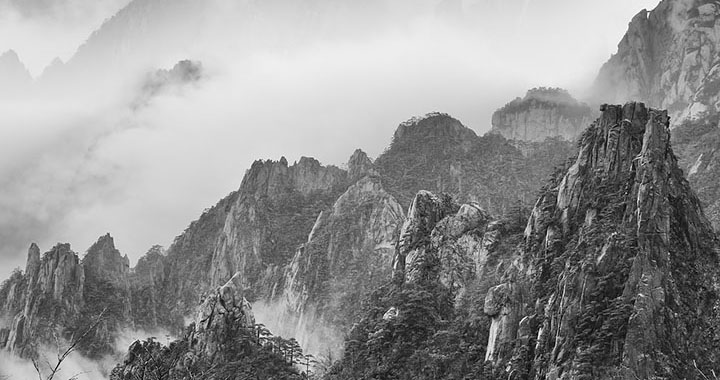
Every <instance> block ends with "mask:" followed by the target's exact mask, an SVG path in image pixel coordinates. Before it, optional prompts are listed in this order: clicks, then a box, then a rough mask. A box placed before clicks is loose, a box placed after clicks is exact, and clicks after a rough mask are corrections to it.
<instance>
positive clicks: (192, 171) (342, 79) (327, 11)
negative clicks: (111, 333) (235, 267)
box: [0, 0, 657, 278]
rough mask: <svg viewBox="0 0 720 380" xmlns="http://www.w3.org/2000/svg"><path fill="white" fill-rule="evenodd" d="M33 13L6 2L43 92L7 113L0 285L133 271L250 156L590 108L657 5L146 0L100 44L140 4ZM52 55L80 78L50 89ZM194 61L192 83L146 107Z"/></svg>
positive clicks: (335, 156) (637, 0)
mask: <svg viewBox="0 0 720 380" xmlns="http://www.w3.org/2000/svg"><path fill="white" fill-rule="evenodd" d="M20 3H22V2H15V1H9V0H5V1H0V8H2V9H3V10H8V9H10V10H11V11H9V12H3V13H0V14H1V15H2V16H0V19H1V20H10V21H11V22H0V25H2V26H1V27H0V36H3V37H0V52H1V51H4V50H7V49H11V48H12V49H14V50H15V51H17V52H18V55H19V56H20V59H21V60H22V61H23V63H25V64H26V66H28V67H29V69H30V71H31V73H32V74H33V76H35V80H34V82H32V83H31V84H28V85H27V86H26V87H24V88H14V89H12V91H11V92H10V93H11V95H12V96H6V97H5V98H3V100H2V101H1V102H0V209H2V210H3V212H2V213H0V242H2V245H0V257H2V260H3V263H4V265H3V266H2V267H0V278H6V277H7V276H8V275H9V273H10V271H11V270H12V269H13V268H14V267H19V266H22V265H24V262H25V252H26V250H27V247H28V246H29V245H30V243H31V242H37V243H38V244H39V245H40V247H41V249H42V250H43V251H46V250H48V249H50V248H51V246H52V245H54V244H55V243H57V242H70V243H71V244H72V245H73V248H74V249H75V250H76V251H78V252H80V253H82V252H84V251H85V249H87V247H89V246H90V245H91V244H92V242H94V241H95V240H96V239H97V238H98V237H99V236H101V235H103V234H105V233H106V232H110V233H111V234H112V235H113V236H114V237H115V242H116V244H117V246H118V249H120V251H121V252H122V253H123V254H127V255H128V256H129V257H130V258H131V262H132V263H133V264H134V262H135V261H136V260H137V259H138V258H139V257H140V256H141V255H142V254H144V253H145V251H146V250H147V249H148V248H150V247H151V246H152V245H154V244H162V245H166V246H167V245H168V244H169V243H170V242H171V241H172V239H173V238H174V237H175V236H176V235H178V234H179V233H180V232H181V231H183V229H184V228H185V227H186V226H187V225H188V224H189V223H190V221H192V220H193V219H195V218H197V217H198V216H199V215H200V213H201V212H202V210H203V209H205V208H207V207H210V206H212V205H213V204H214V203H215V202H217V200H219V199H220V198H221V197H223V196H224V195H226V194H227V193H229V192H231V191H233V190H235V189H237V187H238V186H239V184H240V182H241V180H242V176H243V174H244V173H245V170H246V169H247V168H249V167H250V164H251V163H252V162H253V161H254V160H255V159H268V158H271V159H279V158H280V157H281V156H285V157H286V158H287V159H288V161H290V162H292V161H294V160H297V159H299V158H300V157H301V156H303V155H304V156H312V157H315V158H317V159H319V160H320V161H321V162H323V163H324V164H334V165H339V166H342V165H343V164H344V162H346V160H347V159H348V158H349V156H350V154H351V153H352V152H353V151H354V149H356V148H362V149H363V150H365V151H366V152H368V154H369V155H370V156H372V157H377V156H378V155H379V154H381V153H382V151H383V149H385V148H386V147H387V145H388V144H389V142H390V138H391V136H392V133H393V131H394V129H395V128H396V126H397V125H398V124H399V123H400V122H402V121H404V120H407V119H409V118H410V117H412V116H416V115H423V114H425V113H428V112H432V111H442V112H447V113H450V114H451V115H453V116H454V117H456V118H458V119H459V120H461V121H462V122H463V123H464V124H465V125H467V126H468V127H471V128H473V129H474V130H475V131H476V132H477V133H478V134H482V133H484V132H486V131H487V130H488V129H489V128H490V116H491V114H492V112H493V111H494V110H495V109H497V108H499V107H501V106H502V105H504V104H505V103H506V102H508V101H509V100H511V99H513V98H514V97H516V96H518V95H522V94H523V93H524V92H525V91H526V90H527V89H528V88H531V87H536V86H561V87H565V88H568V89H569V90H570V91H571V92H573V93H574V94H576V95H578V96H582V94H583V91H584V89H585V88H586V87H587V86H588V85H589V84H590V83H591V82H592V80H593V79H594V75H595V74H596V73H597V70H598V69H599V67H600V65H601V64H602V63H603V62H604V61H605V60H606V59H607V58H608V57H609V56H610V54H611V53H613V52H614V48H615V45H616V44H617V42H618V41H619V40H620V38H621V37H622V34H623V33H624V30H625V28H626V26H627V23H628V22H629V20H630V18H631V17H632V16H633V15H634V13H636V12H637V11H638V10H640V9H642V8H643V7H647V8H652V7H653V6H654V5H656V3H657V1H641V0H633V1H627V0H623V1H621V0H613V1H608V2H604V3H598V4H596V3H595V2H590V1H572V0H551V1H543V2H538V1H527V0H514V1H507V0H505V1H500V0H493V1H489V0H486V1H480V0H477V1H443V2H442V3H440V2H438V1H431V0H427V1H420V2H418V1H382V0H373V1H370V2H367V4H366V3H365V2H364V3H363V5H362V6H359V5H356V4H355V3H354V2H350V1H340V2H325V1H306V2H282V1H265V2H255V1H243V2H234V1H222V0H213V1H206V2H198V1H190V0H177V1H169V0H136V1H134V2H132V3H131V4H130V5H129V6H128V8H126V9H125V10H123V11H121V12H120V13H118V15H117V16H115V17H114V18H112V19H110V21H108V23H106V25H105V27H103V28H101V29H100V30H99V31H98V32H97V33H95V34H93V35H92V37H91V31H92V30H93V29H94V28H99V26H100V25H101V24H102V20H105V19H107V18H109V17H111V16H112V15H113V14H114V12H115V11H117V9H120V7H122V6H123V5H125V4H126V3H127V1H125V2H123V1H120V0H116V1H112V0H105V1H100V2H90V1H87V2H83V1H79V0H76V1H66V2H63V3H57V2H46V1H33V2H28V3H23V4H25V5H22V7H25V8H22V7H21V6H20V5H18V4H20ZM92 4H95V5H92ZM163 7H165V8H163ZM166 8H167V9H166ZM79 15H84V16H82V17H81V16H79ZM79 19H83V20H86V21H84V22H82V23H78V22H77V20H79ZM126 20H130V21H126ZM132 20H136V21H132ZM137 20H141V21H142V23H145V24H147V23H150V24H151V25H153V27H152V28H145V29H143V28H138V27H137V25H136V24H137V23H138V22H140V21H137ZM80 24H82V25H80ZM145 24H143V25H145ZM58 28H59V29H60V30H64V31H65V32H62V33H61V32H58V33H56V30H58ZM42 35H53V36H57V37H53V38H59V39H62V43H60V42H57V41H54V40H53V39H50V40H48V41H46V43H42V44H38V43H36V41H37V39H38V38H39V37H38V36H42ZM6 36H14V37H6ZM70 41H71V42H72V43H71V42H70ZM50 46H54V47H53V48H50ZM67 46H72V48H68V47H67ZM61 50H62V51H61ZM76 50H77V52H75V51H76ZM68 51H70V53H68ZM54 56H60V57H61V58H62V59H63V61H64V62H66V63H64V64H62V65H57V66H56V67H54V68H53V69H52V70H50V69H48V70H47V72H46V73H45V74H42V72H43V71H44V69H45V66H46V65H48V64H49V62H50V60H51V59H52V57H54ZM184 59H190V60H193V61H196V62H199V63H200V64H201V66H202V71H201V73H200V75H199V77H198V78H197V79H196V80H193V81H191V82H188V83H184V82H179V83H173V84H171V85H170V86H167V87H164V86H160V90H158V91H155V92H152V93H147V86H146V84H147V80H148V78H149V77H152V76H153V75H154V73H156V72H157V70H160V69H165V70H169V69H171V68H172V67H173V66H174V65H175V64H176V63H177V62H178V61H180V60H184ZM0 77H1V76H0ZM4 91H6V92H7V91H8V89H4ZM138 99H142V101H141V102H138Z"/></svg>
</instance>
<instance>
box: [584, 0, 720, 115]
mask: <svg viewBox="0 0 720 380" xmlns="http://www.w3.org/2000/svg"><path fill="white" fill-rule="evenodd" d="M719 16H720V5H718V4H717V3H715V2H714V1H708V0H663V1H662V2H660V4H659V5H658V6H657V7H656V8H655V9H653V10H652V11H650V12H648V11H646V10H643V11H641V12H640V13H638V14H637V15H636V16H635V17H634V18H633V19H632V21H631V22H630V25H629V27H628V31H627V33H626V34H625V36H624V37H623V39H622V41H620V44H619V45H618V51H617V53H616V54H615V55H613V56H612V57H611V58H610V60H609V61H608V62H607V63H606V64H605V65H603V67H602V69H601V70H600V74H599V75H598V78H597V80H596V83H595V86H594V91H593V93H594V95H593V97H594V99H595V100H597V101H598V102H624V101H627V100H630V99H638V100H642V101H645V102H648V103H649V104H651V105H653V106H657V107H661V108H664V109H667V110H668V112H669V113H670V115H671V117H672V119H673V121H674V122H675V123H677V122H681V121H682V120H683V119H685V118H686V117H691V116H694V115H698V114H699V113H701V112H703V111H706V110H717V109H718V101H720V95H718V90H719V89H720V87H719V85H720V59H719V58H718V49H719V48H720V38H719V37H718V36H720V34H719V33H718V32H719V31H720V23H718V22H716V20H718V18H719Z"/></svg>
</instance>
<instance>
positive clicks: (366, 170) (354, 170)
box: [347, 149, 377, 182]
mask: <svg viewBox="0 0 720 380" xmlns="http://www.w3.org/2000/svg"><path fill="white" fill-rule="evenodd" d="M347 165H348V177H349V178H348V179H349V180H350V182H355V181H357V180H359V179H360V178H362V177H365V176H366V175H373V174H377V171H376V170H375V169H374V167H373V162H372V160H371V159H370V157H368V155H367V154H366V153H365V152H363V151H362V149H356V150H355V152H353V154H352V156H350V159H349V160H348V164H347Z"/></svg>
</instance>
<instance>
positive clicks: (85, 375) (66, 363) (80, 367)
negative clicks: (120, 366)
mask: <svg viewBox="0 0 720 380" xmlns="http://www.w3.org/2000/svg"><path fill="white" fill-rule="evenodd" d="M57 355H58V354H57V350H56V349H53V348H50V347H43V348H42V349H41V354H40V357H39V359H38V365H39V368H40V371H41V373H42V374H43V377H47V376H48V375H49V374H50V373H51V370H50V366H51V365H52V367H54V366H55V364H56V363H57ZM0 363H2V366H0V379H3V380H26V379H36V378H38V374H37V371H36V370H35V367H34V366H33V364H32V362H31V361H30V360H26V359H21V358H19V357H17V356H15V355H13V354H11V353H9V352H8V351H5V350H0ZM49 363H51V364H49ZM115 363H116V358H112V357H107V358H105V359H103V360H99V361H94V360H90V359H88V358H86V357H84V356H82V355H80V354H78V353H72V354H70V356H68V357H67V358H66V359H65V360H63V362H62V363H61V366H60V367H59V370H58V372H57V373H56V375H55V378H56V379H71V378H72V379H77V380H100V379H108V378H109V375H110V371H111V370H112V368H114V366H115Z"/></svg>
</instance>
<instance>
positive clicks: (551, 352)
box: [486, 103, 720, 379]
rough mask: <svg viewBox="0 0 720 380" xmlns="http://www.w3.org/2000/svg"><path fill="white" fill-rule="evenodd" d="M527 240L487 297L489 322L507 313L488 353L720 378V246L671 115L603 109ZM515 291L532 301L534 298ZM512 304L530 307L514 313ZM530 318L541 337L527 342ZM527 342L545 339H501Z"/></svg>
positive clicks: (571, 366) (569, 371)
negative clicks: (716, 337) (716, 334)
mask: <svg viewBox="0 0 720 380" xmlns="http://www.w3.org/2000/svg"><path fill="white" fill-rule="evenodd" d="M525 239H526V242H525V249H524V252H523V253H522V255H521V257H520V258H518V259H517V260H518V264H517V265H516V266H515V267H513V268H512V269H511V270H510V272H512V273H514V275H513V276H507V277H508V278H510V279H511V281H507V282H505V283H504V284H502V285H500V287H496V288H493V289H494V290H493V291H492V292H489V293H488V297H487V299H486V310H487V311H488V314H489V315H492V316H493V318H497V317H495V316H501V317H503V318H501V319H500V320H499V321H498V323H497V326H498V327H497V328H496V329H495V330H493V329H491V336H490V343H489V347H488V350H487V352H488V353H489V354H488V355H489V358H490V359H493V358H494V360H495V363H497V364H501V363H503V364H507V365H508V367H507V368H508V372H511V373H510V374H511V375H512V374H513V373H514V376H520V377H523V376H529V377H531V378H537V379H545V378H547V379H571V378H573V379H575V378H596V379H598V378H599V379H604V378H607V379H609V378H617V377H618V376H620V377H621V378H643V379H645V378H653V377H661V378H682V377H685V376H688V374H690V373H695V374H698V372H699V371H705V372H707V373H710V370H713V369H714V370H717V366H716V363H717V359H718V358H717V357H715V355H716V353H717V352H718V351H717V347H716V346H715V343H714V342H713V340H712V339H706V338H704V337H706V336H707V335H708V334H711V335H712V334H713V331H714V330H713V329H714V327H713V326H715V325H716V324H717V322H718V318H719V317H720V315H718V313H717V312H716V310H717V307H718V304H717V302H718V289H720V288H719V287H718V286H719V285H720V282H718V280H719V279H718V273H719V272H718V269H719V268H718V266H719V265H720V263H719V262H718V254H720V248H719V247H720V245H718V242H717V240H716V238H715V236H714V234H713V232H712V229H711V227H710V224H709V222H708V221H707V219H706V218H705V217H704V215H703V212H702V209H701V207H700V204H699V201H698V199H697V198H696V197H695V195H694V193H693V192H692V190H691V189H690V186H689V184H688V182H687V181H686V180H685V178H684V177H683V175H682V171H681V170H680V169H679V167H678V164H677V160H676V158H675V156H674V154H673V152H672V149H671V148H670V133H669V119H668V115H667V112H666V111H658V110H654V109H648V108H646V107H645V106H644V104H642V103H628V104H626V105H625V106H603V108H602V115H601V117H600V118H599V119H598V121H596V122H595V123H594V124H593V125H592V126H591V127H590V128H589V129H588V130H587V131H586V132H585V133H584V134H583V136H582V140H581V148H580V153H579V154H578V157H577V160H576V161H575V163H574V164H573V165H572V166H571V167H570V168H569V169H568V171H567V173H566V174H565V175H564V176H563V177H562V178H558V179H557V180H556V181H555V182H554V183H553V184H552V186H551V187H550V188H549V189H548V190H547V191H546V192H545V193H544V194H543V195H542V196H541V198H540V199H539V200H538V202H537V204H536V206H535V209H534V210H533V212H532V215H531V217H530V219H529V221H528V225H527V228H526V231H525ZM512 287H518V288H522V287H525V288H526V289H525V290H524V291H523V290H520V292H519V294H521V295H523V294H532V297H531V298H530V299H528V300H527V301H523V300H522V297H518V296H513V295H512V294H513V293H515V291H511V290H510V289H511V288H512ZM500 290H502V291H500ZM497 299H500V300H503V301H502V302H500V301H496V300H497ZM508 306H509V307H515V308H516V310H520V311H523V310H527V311H526V312H523V314H519V313H517V312H512V311H508V312H506V313H504V312H503V311H502V309H503V307H505V308H507V307H508ZM523 317H525V318H527V319H525V318H523ZM503 319H504V320H503ZM510 320H512V321H514V322H513V324H512V325H510V326H509V323H508V322H509V321H510ZM521 320H525V321H526V323H525V326H524V329H525V330H527V329H528V328H530V329H531V331H530V333H529V334H528V331H524V332H523V333H522V334H520V332H519V331H520V330H522V329H521V325H523V324H522V323H520V322H521ZM529 320H534V321H536V323H534V324H530V323H528V321H529ZM495 325H496V322H495V319H493V326H495ZM532 325H535V326H534V327H528V326H532ZM507 331H511V332H512V334H510V336H508V334H507V333H506V332H507ZM520 335H523V336H524V337H528V336H529V337H536V339H534V338H533V339H529V340H527V339H526V340H525V343H516V342H518V341H523V340H522V339H520V340H516V341H515V343H513V344H514V349H513V350H504V351H503V352H504V354H503V352H501V353H500V355H496V354H495V352H496V350H497V342H498V341H500V342H504V343H506V344H508V343H511V342H512V340H511V339H510V338H520ZM510 352H512V355H511V354H510ZM490 353H492V354H490ZM694 363H697V366H698V367H699V369H696V368H694V365H695V364H694ZM693 376H696V375H693Z"/></svg>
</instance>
